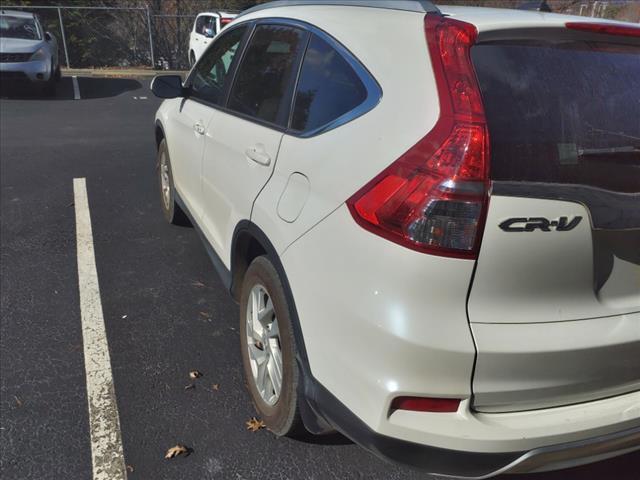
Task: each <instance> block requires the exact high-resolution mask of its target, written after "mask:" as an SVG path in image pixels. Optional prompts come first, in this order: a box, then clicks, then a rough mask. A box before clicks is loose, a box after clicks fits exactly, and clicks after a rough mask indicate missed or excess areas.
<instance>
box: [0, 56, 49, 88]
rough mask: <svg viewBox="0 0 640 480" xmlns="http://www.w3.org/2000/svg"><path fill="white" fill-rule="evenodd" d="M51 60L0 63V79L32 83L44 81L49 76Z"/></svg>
mask: <svg viewBox="0 0 640 480" xmlns="http://www.w3.org/2000/svg"><path fill="white" fill-rule="evenodd" d="M51 75H52V72H51V62H50V61H46V60H41V61H35V62H18V63H0V80H2V81H3V82H4V81H16V82H24V81H30V82H32V83H38V82H46V81H48V80H49V79H50V78H51Z"/></svg>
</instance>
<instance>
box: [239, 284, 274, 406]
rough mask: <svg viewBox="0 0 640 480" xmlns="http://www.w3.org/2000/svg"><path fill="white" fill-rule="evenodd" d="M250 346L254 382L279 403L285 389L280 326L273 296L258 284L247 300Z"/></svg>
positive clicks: (264, 397)
mask: <svg viewBox="0 0 640 480" xmlns="http://www.w3.org/2000/svg"><path fill="white" fill-rule="evenodd" d="M247 302H248V304H247V318H246V324H247V347H248V354H249V363H250V365H251V373H252V374H253V382H254V385H255V386H256V389H257V390H258V393H259V394H260V397H261V398H262V400H263V401H264V402H265V403H266V404H267V405H270V406H273V405H275V404H276V402H277V401H278V399H279V398H280V392H281V390H282V377H283V371H282V349H281V346H280V329H279V327H278V319H277V317H276V314H275V310H274V307H273V301H272V300H271V296H270V295H269V293H268V292H267V289H266V288H264V287H263V286H262V285H255V286H254V287H253V288H252V289H251V292H250V293H249V299H248V300H247Z"/></svg>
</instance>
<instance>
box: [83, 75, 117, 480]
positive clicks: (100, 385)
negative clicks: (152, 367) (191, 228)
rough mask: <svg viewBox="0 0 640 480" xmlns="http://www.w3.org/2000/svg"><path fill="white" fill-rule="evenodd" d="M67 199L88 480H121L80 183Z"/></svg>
mask: <svg viewBox="0 0 640 480" xmlns="http://www.w3.org/2000/svg"><path fill="white" fill-rule="evenodd" d="M74 78H75V77H74ZM73 194H74V200H75V211H76V245H77V249H78V285H79V289H80V316H81V320H82V340H83V344H84V368H85V373H86V380H87V398H88V401H89V402H88V403H89V432H90V434H91V460H92V464H93V480H125V479H126V478H127V473H126V467H125V463H124V454H123V450H122V436H121V434H120V420H119V417H118V405H117V404H116V395H115V390H114V386H113V376H112V374H111V359H110V357H109V345H108V344H107V335H106V331H105V327H104V318H103V315H102V302H101V300H100V286H99V285H98V272H97V270H96V258H95V253H94V250H93V233H92V230H91V215H90V213H89V200H88V198H87V185H86V181H85V179H84V178H74V179H73Z"/></svg>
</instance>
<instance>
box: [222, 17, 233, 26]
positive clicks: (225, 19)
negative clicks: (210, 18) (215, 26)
mask: <svg viewBox="0 0 640 480" xmlns="http://www.w3.org/2000/svg"><path fill="white" fill-rule="evenodd" d="M231 22H233V18H221V19H220V25H228V24H229V23H231Z"/></svg>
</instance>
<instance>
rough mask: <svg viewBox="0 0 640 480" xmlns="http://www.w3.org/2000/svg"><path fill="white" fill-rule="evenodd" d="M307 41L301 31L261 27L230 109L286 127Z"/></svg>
mask: <svg viewBox="0 0 640 480" xmlns="http://www.w3.org/2000/svg"><path fill="white" fill-rule="evenodd" d="M305 37H306V33H304V32H303V31H301V30H299V29H297V28H292V27H285V26H279V25H261V26H259V27H257V28H256V31H255V33H254V35H253V37H252V39H251V42H250V43H249V45H248V46H247V50H246V53H245V55H244V58H243V59H242V63H241V64H240V66H239V67H238V73H237V75H236V80H235V82H234V85H233V88H232V90H231V96H230V98H229V104H228V108H230V109H231V110H235V111H237V112H239V113H243V114H245V115H250V116H252V117H255V118H258V119H260V120H264V121H267V122H271V123H277V124H280V125H283V126H284V125H285V124H286V118H284V117H285V116H286V115H287V114H288V113H287V104H288V103H289V99H290V98H291V94H290V93H289V90H290V88H291V86H292V83H293V80H294V76H295V70H296V66H297V65H298V64H299V63H298V59H299V57H300V55H301V53H302V52H301V50H302V48H303V46H304V42H303V40H304V39H305Z"/></svg>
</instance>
